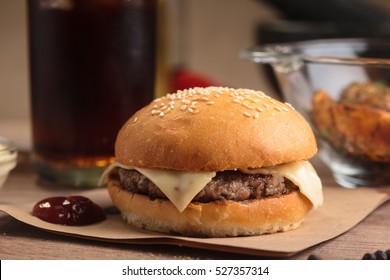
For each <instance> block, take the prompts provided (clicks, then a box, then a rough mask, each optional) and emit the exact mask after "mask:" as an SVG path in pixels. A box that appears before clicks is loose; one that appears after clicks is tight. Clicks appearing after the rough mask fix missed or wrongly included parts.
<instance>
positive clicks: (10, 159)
mask: <svg viewBox="0 0 390 280" xmlns="http://www.w3.org/2000/svg"><path fill="white" fill-rule="evenodd" d="M16 158H17V151H16V147H15V146H14V145H13V143H12V142H11V141H10V140H8V139H7V138H4V137H0V188H1V187H2V186H3V184H4V182H5V180H6V179H7V177H8V174H9V172H10V171H11V170H12V169H13V168H14V167H15V166H16Z"/></svg>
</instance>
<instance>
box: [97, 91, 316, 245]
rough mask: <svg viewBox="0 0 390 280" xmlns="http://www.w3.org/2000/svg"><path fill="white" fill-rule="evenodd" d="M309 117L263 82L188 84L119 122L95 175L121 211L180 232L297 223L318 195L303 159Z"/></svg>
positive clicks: (134, 220) (310, 138)
mask: <svg viewBox="0 0 390 280" xmlns="http://www.w3.org/2000/svg"><path fill="white" fill-rule="evenodd" d="M316 151H317V146H316V141H315V138H314V135H313V132H312V130H311V128H310V126H309V124H308V123H307V122H306V121H305V120H304V118H303V117H302V116H301V115H300V114H299V113H298V112H297V111H295V110H294V108H293V107H292V106H291V105H290V104H288V103H282V102H279V101H277V100H274V99H272V98H270V97H269V96H267V95H265V94H264V93H263V92H260V91H254V90H249V89H232V88H222V87H207V88H192V89H188V90H183V91H178V92H176V93H174V94H168V95H166V96H164V97H161V98H158V99H156V100H154V101H153V102H152V103H151V104H149V105H148V106H146V107H144V108H142V109H141V110H139V111H138V112H136V113H135V114H134V115H133V116H132V117H131V118H130V119H129V120H128V121H127V122H126V123H125V124H124V126H123V127H122V128H121V130H120V131H119V134H118V136H117V140H116V144H115V156H116V162H115V163H114V164H113V165H111V166H110V167H109V168H108V169H107V170H106V172H105V174H104V175H103V177H102V179H103V181H104V182H105V184H106V185H107V188H108V191H109V194H110V197H111V199H112V201H113V203H114V204H115V206H116V207H117V208H118V209H119V210H120V211H121V213H122V217H123V219H124V220H125V221H126V222H127V223H129V224H131V225H133V226H135V227H138V228H143V229H147V230H151V231H157V232H165V233H178V234H182V235H186V236H208V237H223V236H248V235H259V234H265V233H274V232H279V231H287V230H291V229H294V228H296V227H298V226H299V225H300V224H301V222H302V221H303V219H304V217H305V216H306V214H307V213H308V212H309V211H310V209H312V208H316V207H318V206H319V205H321V204H322V186H321V181H320V179H319V178H318V176H317V174H316V172H315V170H314V169H313V167H312V166H311V164H310V163H309V162H308V161H307V160H308V159H309V158H311V157H312V156H313V155H314V154H315V153H316Z"/></svg>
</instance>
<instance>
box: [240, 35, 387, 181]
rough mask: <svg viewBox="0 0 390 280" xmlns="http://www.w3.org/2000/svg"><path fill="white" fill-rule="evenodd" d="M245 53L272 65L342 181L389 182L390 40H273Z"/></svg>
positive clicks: (285, 93)
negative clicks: (275, 42)
mask: <svg viewBox="0 0 390 280" xmlns="http://www.w3.org/2000/svg"><path fill="white" fill-rule="evenodd" d="M241 57H242V58H244V59H248V60H250V61H253V62H256V63H261V64H269V65H271V67H272V69H273V73H274V75H275V77H276V80H277V82H278V86H279V88H280V89H281V93H282V95H283V97H284V99H285V100H286V101H287V102H289V103H291V104H292V105H293V106H294V107H295V108H296V109H297V110H299V111H300V112H301V113H302V114H303V115H304V116H305V117H306V118H307V120H308V121H309V123H310V124H311V125H312V127H313V130H314V132H315V134H316V137H317V141H318V145H319V148H320V151H319V155H320V157H321V159H322V160H323V161H324V162H325V163H326V164H327V165H328V166H329V168H330V169H331V170H332V172H333V175H334V178H335V179H336V181H337V182H338V183H339V184H340V185H342V186H344V187H355V186H382V185H390V40H381V39H327V40H313V41H302V42H294V43H288V44H272V45H265V46H258V47H253V48H250V49H245V50H243V51H242V52H241Z"/></svg>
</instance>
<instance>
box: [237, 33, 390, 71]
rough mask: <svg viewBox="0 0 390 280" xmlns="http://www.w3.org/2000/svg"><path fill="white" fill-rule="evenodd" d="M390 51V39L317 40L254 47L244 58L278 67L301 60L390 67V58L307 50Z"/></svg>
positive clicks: (246, 50)
mask: <svg viewBox="0 0 390 280" xmlns="http://www.w3.org/2000/svg"><path fill="white" fill-rule="evenodd" d="M368 46H370V47H373V48H377V49H379V48H381V49H386V50H389V49H390V40H389V39H384V38H345V39H316V40H307V41H296V42H288V43H274V44H265V45H260V46H254V47H250V48H247V49H243V50H241V52H240V57H241V58H243V59H246V60H250V61H252V62H256V63H262V64H278V63H283V62H286V61H291V60H294V61H301V62H306V63H327V64H347V65H373V66H383V67H390V57H389V58H362V57H352V56H348V57H347V56H334V55H332V56H330V55H329V56H328V55H326V56H324V55H312V54H308V53H305V52H304V50H305V49H308V48H311V49H312V50H313V49H320V48H321V49H324V48H327V49H336V48H338V49H341V48H344V49H347V48H348V49H355V50H359V49H364V48H367V47H368Z"/></svg>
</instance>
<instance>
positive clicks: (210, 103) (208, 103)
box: [206, 101, 215, 105]
mask: <svg viewBox="0 0 390 280" xmlns="http://www.w3.org/2000/svg"><path fill="white" fill-rule="evenodd" d="M206 104H207V105H213V104H215V102H214V101H208V102H206Z"/></svg>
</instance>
